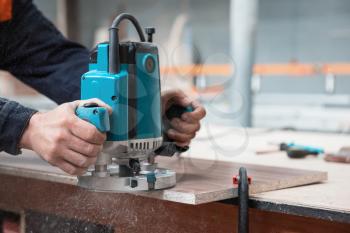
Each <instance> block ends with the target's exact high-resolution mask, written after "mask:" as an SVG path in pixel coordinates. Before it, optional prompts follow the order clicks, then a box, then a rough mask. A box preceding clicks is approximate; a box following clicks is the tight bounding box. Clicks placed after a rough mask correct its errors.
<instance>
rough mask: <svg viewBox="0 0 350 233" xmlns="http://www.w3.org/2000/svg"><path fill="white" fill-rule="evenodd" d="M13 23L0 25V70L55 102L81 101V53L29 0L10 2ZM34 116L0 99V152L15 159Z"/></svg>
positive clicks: (83, 58) (84, 52) (85, 58)
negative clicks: (6, 153)
mask: <svg viewBox="0 0 350 233" xmlns="http://www.w3.org/2000/svg"><path fill="white" fill-rule="evenodd" d="M12 3H13V7H12V9H13V10H12V15H13V17H12V19H11V20H9V21H6V22H1V23H0V69H1V70H6V71H9V72H10V73H11V74H12V75H13V76H15V77H16V78H18V79H19V80H21V81H22V82H24V83H26V84H27V85H29V86H31V87H33V88H34V89H36V90H38V91H39V92H41V93H43V94H44V95H46V96H47V97H49V98H50V99H52V100H54V101H55V102H56V103H58V104H60V103H64V102H69V101H72V100H76V99H79V98H80V76H81V75H82V74H83V73H84V72H86V71H87V69H88V60H89V54H88V51H87V50H86V48H84V47H83V46H81V45H79V44H77V43H74V42H72V41H69V40H67V39H66V38H64V37H63V36H62V35H61V34H60V32H58V30H57V29H56V28H55V26H54V25H53V24H52V23H51V22H49V21H48V20H47V19H46V18H45V17H44V16H43V15H42V14H41V12H40V11H39V10H38V9H37V8H36V7H35V6H34V5H33V3H32V1H30V0H15V1H12ZM35 112H36V111H35V110H33V109H30V108H26V107H24V106H21V105H20V104H18V103H16V102H14V101H9V100H6V99H3V98H0V151H6V152H8V153H10V154H19V153H20V148H19V146H18V145H19V142H20V139H21V137H22V134H23V132H24V130H25V128H26V127H27V124H28V122H29V120H30V118H31V116H32V115H33V114H34V113H35Z"/></svg>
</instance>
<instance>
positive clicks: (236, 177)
mask: <svg viewBox="0 0 350 233" xmlns="http://www.w3.org/2000/svg"><path fill="white" fill-rule="evenodd" d="M238 181H239V175H235V176H234V177H233V178H232V182H233V184H238ZM251 183H252V178H251V177H250V176H248V184H251Z"/></svg>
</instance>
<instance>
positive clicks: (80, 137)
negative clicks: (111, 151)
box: [20, 99, 112, 175]
mask: <svg viewBox="0 0 350 233" xmlns="http://www.w3.org/2000/svg"><path fill="white" fill-rule="evenodd" d="M85 103H96V104H98V105H99V106H102V107H106V108H107V109H108V111H109V112H111V111H112V109H111V107H109V106H108V105H106V104H105V103H103V102H102V101H100V100H98V99H91V100H85V101H74V102H70V103H65V104H62V105H60V106H58V107H57V108H55V109H54V110H52V111H49V112H45V113H36V114H34V115H33V116H32V118H31V119H30V121H29V124H28V126H27V128H26V130H25V131H24V133H23V136H22V138H21V141H20V147H21V148H25V149H31V150H34V151H35V152H36V153H38V154H39V155H40V156H41V157H42V158H43V159H44V160H46V161H47V162H49V163H50V164H52V165H54V166H57V167H59V168H60V169H62V170H63V171H65V172H67V173H69V174H71V175H81V174H83V173H84V172H85V171H86V169H87V168H88V167H89V166H90V165H92V164H94V163H95V161H96V159H97V156H98V154H99V153H100V152H101V150H102V145H103V143H104V141H105V140H106V135H105V134H103V133H101V132H99V131H98V130H97V129H96V127H95V126H94V125H92V124H90V123H88V122H87V121H84V120H81V119H80V118H79V117H77V116H76V115H75V110H76V108H77V107H78V106H82V105H83V104H85Z"/></svg>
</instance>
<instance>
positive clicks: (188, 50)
mask: <svg viewBox="0 0 350 233" xmlns="http://www.w3.org/2000/svg"><path fill="white" fill-rule="evenodd" d="M34 3H35V4H36V5H37V7H38V8H39V9H40V10H41V11H42V12H43V14H44V15H45V16H47V17H48V18H49V19H50V20H51V21H52V22H53V23H54V24H55V25H56V26H57V27H58V28H59V30H60V31H61V32H62V33H63V34H64V35H66V36H67V37H68V38H69V39H71V40H74V41H77V42H79V43H81V44H83V45H85V46H86V47H88V48H92V47H93V46H94V45H96V43H98V42H103V41H106V40H107V39H108V27H109V25H110V23H111V21H112V20H113V18H114V17H115V16H116V15H117V14H118V13H121V12H129V13H132V14H134V15H135V16H136V17H137V18H138V19H139V21H140V22H141V25H142V26H144V27H146V26H154V27H156V34H155V37H154V41H155V43H157V45H158V46H159V50H160V65H161V74H162V82H163V89H172V88H181V89H182V90H184V91H185V92H186V93H188V94H190V95H191V96H192V97H193V98H197V99H199V100H200V101H202V102H203V103H204V104H205V106H206V107H207V109H208V120H209V121H213V122H215V123H217V124H232V125H237V124H238V125H241V126H252V127H263V128H288V129H295V130H307V131H323V132H341V133H348V132H350V46H349V43H350V1H348V0H332V1H330V0H308V1H304V0H260V1H259V0H249V1H248V0H231V1H230V0H216V1H210V0H178V1H173V0H143V1H138V0H119V1H117V0H104V1H98V0H51V1H46V0H34ZM128 26H129V25H128V24H127V23H125V24H124V25H123V27H122V33H121V37H122V39H123V38H124V39H128V40H129V39H130V40H137V39H138V38H137V36H136V33H135V32H134V29H133V28H132V27H128ZM0 95H1V96H5V97H6V98H9V99H14V100H17V101H19V102H21V103H23V104H25V105H28V106H31V107H34V108H38V109H49V108H52V107H53V106H55V105H54V103H53V102H52V101H50V100H49V99H47V98H45V97H43V96H41V95H39V94H38V93H36V92H35V91H34V90H31V89H30V88H28V87H25V86H24V85H23V84H22V83H20V82H19V81H16V80H15V79H14V78H13V77H11V75H10V74H8V73H6V72H0ZM218 117H219V118H220V121H218V120H217V118H218Z"/></svg>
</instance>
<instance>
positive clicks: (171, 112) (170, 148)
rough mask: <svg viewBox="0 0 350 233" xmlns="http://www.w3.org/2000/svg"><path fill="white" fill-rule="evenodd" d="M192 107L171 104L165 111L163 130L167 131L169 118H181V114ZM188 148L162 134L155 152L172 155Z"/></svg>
mask: <svg viewBox="0 0 350 233" xmlns="http://www.w3.org/2000/svg"><path fill="white" fill-rule="evenodd" d="M192 111H193V107H192V106H187V107H183V106H180V105H172V106H171V107H170V108H169V109H168V110H167V111H166V113H165V117H166V119H164V130H165V131H167V130H168V129H169V128H170V121H171V119H173V118H175V117H177V118H181V115H182V114H184V113H186V112H192ZM188 149H189V147H188V146H185V147H181V146H178V145H176V144H175V143H174V140H172V139H170V138H168V136H167V134H166V133H164V134H163V144H162V146H161V147H159V148H158V149H157V150H156V151H155V153H156V154H158V155H163V156H173V155H174V154H175V153H177V152H179V153H182V152H185V151H187V150H188Z"/></svg>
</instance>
